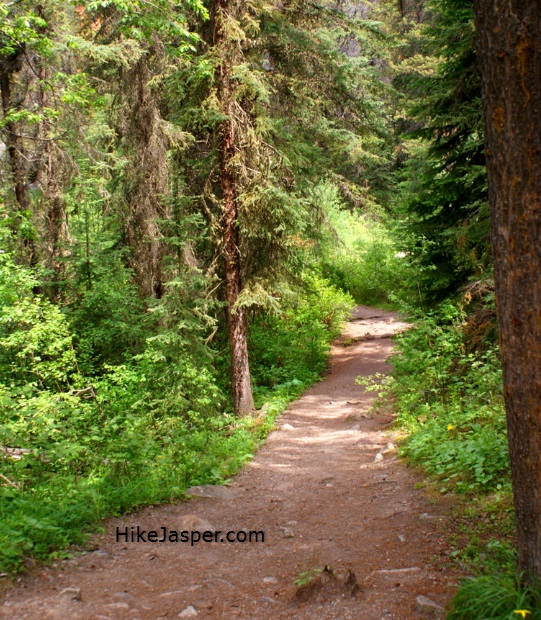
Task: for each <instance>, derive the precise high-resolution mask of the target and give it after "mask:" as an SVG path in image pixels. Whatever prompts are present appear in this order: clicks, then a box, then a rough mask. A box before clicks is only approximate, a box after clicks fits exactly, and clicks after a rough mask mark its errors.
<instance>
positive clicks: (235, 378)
mask: <svg viewBox="0 0 541 620" xmlns="http://www.w3.org/2000/svg"><path fill="white" fill-rule="evenodd" d="M232 5H233V2H231V0H215V2H214V4H213V15H214V47H215V49H216V50H217V52H218V53H220V55H221V58H222V62H221V63H220V65H219V66H218V68H217V71H216V86H217V96H218V101H219V102H220V104H221V108H222V112H223V113H224V114H225V115H226V118H225V119H224V120H223V121H222V122H221V124H220V145H219V149H220V186H221V194H222V195H221V198H222V211H223V214H222V252H223V257H224V272H225V289H226V299H227V320H228V329H229V348H230V352H231V387H232V394H233V407H234V410H235V413H236V414H237V415H248V414H250V413H251V412H252V411H253V410H254V401H253V397H252V386H251V381H250V367H249V363H248V340H247V325H246V313H245V310H244V308H243V307H236V304H237V301H238V298H239V295H240V293H241V291H242V277H241V255H240V246H239V244H240V235H239V228H238V186H237V175H236V173H235V163H234V158H235V155H236V152H237V147H236V135H235V123H234V105H235V100H234V85H233V84H232V82H231V67H232V55H233V54H234V44H230V43H229V42H228V39H227V29H226V20H227V16H228V14H229V12H230V11H231V7H232Z"/></svg>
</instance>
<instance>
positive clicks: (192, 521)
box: [177, 515, 216, 532]
mask: <svg viewBox="0 0 541 620" xmlns="http://www.w3.org/2000/svg"><path fill="white" fill-rule="evenodd" d="M177 529H178V531H180V532H182V531H187V532H190V531H192V532H215V531H216V528H215V527H214V526H213V525H212V523H209V522H208V521H207V520H206V519H202V518H201V517H198V516H197V515H184V516H183V517H181V518H180V519H179V522H178V525H177Z"/></svg>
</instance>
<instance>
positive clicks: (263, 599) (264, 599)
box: [259, 596, 278, 605]
mask: <svg viewBox="0 0 541 620" xmlns="http://www.w3.org/2000/svg"><path fill="white" fill-rule="evenodd" d="M259 600H260V601H261V602H262V603H268V604H269V605H278V601H275V600H274V599H273V598H271V597H270V596H262V597H261V598H260V599H259Z"/></svg>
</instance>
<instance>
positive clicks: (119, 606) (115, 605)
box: [105, 603, 130, 609]
mask: <svg viewBox="0 0 541 620" xmlns="http://www.w3.org/2000/svg"><path fill="white" fill-rule="evenodd" d="M105 607H109V608H110V609H129V608H130V606H129V605H128V603H109V604H108V605H105Z"/></svg>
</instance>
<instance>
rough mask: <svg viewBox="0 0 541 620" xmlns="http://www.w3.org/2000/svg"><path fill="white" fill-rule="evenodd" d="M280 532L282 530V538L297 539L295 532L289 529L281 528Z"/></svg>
mask: <svg viewBox="0 0 541 620" xmlns="http://www.w3.org/2000/svg"><path fill="white" fill-rule="evenodd" d="M280 530H282V538H295V534H294V533H293V530H292V529H290V528H289V527H281V528H280Z"/></svg>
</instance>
